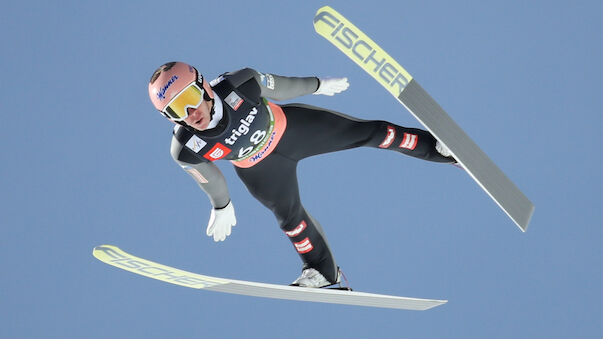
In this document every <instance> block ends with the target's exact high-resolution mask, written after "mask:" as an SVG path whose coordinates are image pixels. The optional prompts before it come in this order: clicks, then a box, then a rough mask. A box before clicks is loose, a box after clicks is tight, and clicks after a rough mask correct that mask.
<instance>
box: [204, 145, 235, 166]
mask: <svg viewBox="0 0 603 339" xmlns="http://www.w3.org/2000/svg"><path fill="white" fill-rule="evenodd" d="M228 153H230V148H228V147H226V146H224V145H222V144H221V143H219V142H218V143H216V145H215V146H214V147H212V149H210V150H209V152H207V153H205V154H204V155H203V157H204V158H205V159H208V160H210V161H214V160H218V159H222V158H224V157H225V156H227V155H228Z"/></svg>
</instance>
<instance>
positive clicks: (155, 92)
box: [149, 62, 214, 130]
mask: <svg viewBox="0 0 603 339" xmlns="http://www.w3.org/2000/svg"><path fill="white" fill-rule="evenodd" d="M149 97H150V98H151V102H152V103H153V106H155V108H156V109H157V110H158V111H159V112H161V114H163V116H165V117H166V118H168V119H169V120H171V121H173V122H175V123H178V124H184V123H185V124H186V125H189V126H191V127H193V128H195V129H198V130H204V129H206V128H207V125H208V124H209V122H210V118H211V109H212V107H213V97H214V95H213V91H212V89H211V87H210V85H209V83H208V82H207V81H205V79H203V76H202V75H201V74H200V73H199V72H198V71H197V69H196V68H195V67H193V66H191V65H189V64H186V63H184V62H168V63H166V64H163V65H161V66H160V67H159V68H157V70H156V71H155V72H154V73H153V75H152V76H151V80H150V81H149Z"/></svg>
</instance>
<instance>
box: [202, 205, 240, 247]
mask: <svg viewBox="0 0 603 339" xmlns="http://www.w3.org/2000/svg"><path fill="white" fill-rule="evenodd" d="M236 224H237V218H236V217H235V212H234V206H233V205H232V201H231V202H229V203H228V205H226V207H224V208H220V209H215V208H214V209H212V210H211V215H210V217H209V223H208V224H207V236H208V237H211V236H213V237H214V241H216V242H218V241H224V240H226V237H227V236H229V235H230V231H231V228H232V227H233V226H234V225H236Z"/></svg>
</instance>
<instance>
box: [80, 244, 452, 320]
mask: <svg viewBox="0 0 603 339" xmlns="http://www.w3.org/2000/svg"><path fill="white" fill-rule="evenodd" d="M92 254H93V255H94V257H96V258H97V259H98V260H100V261H102V262H104V263H106V264H109V265H112V266H115V267H118V268H121V269H122V270H126V271H130V272H133V273H136V274H139V275H142V276H145V277H148V278H152V279H156V280H160V281H163V282H167V283H170V284H174V285H180V286H184V287H189V288H195V289H204V290H208V291H215V292H224V293H232V294H241V295H247V296H254V297H262V298H275V299H288V300H299V301H311V302H321V303H329V304H345V305H356V306H369V307H380V308H394V309H403V310H415V311H422V310H427V309H430V308H433V307H436V306H439V305H442V304H445V303H446V302H447V301H446V300H431V299H418V298H406V297H398V296H392V295H384V294H373V293H364V292H356V291H347V290H339V289H325V288H304V287H295V286H285V285H276V284H265V283H259V282H251V281H243V280H232V279H225V278H217V277H211V276H207V275H201V274H197V273H191V272H187V271H183V270H180V269H177V268H174V267H170V266H166V265H162V264H158V263H156V262H153V261H150V260H146V259H142V258H139V257H135V256H133V255H131V254H129V253H126V252H124V251H122V250H121V249H119V248H118V247H116V246H112V245H102V246H97V247H95V248H94V250H93V252H92Z"/></svg>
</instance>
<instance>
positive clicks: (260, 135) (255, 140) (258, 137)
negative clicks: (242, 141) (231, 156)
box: [238, 130, 267, 159]
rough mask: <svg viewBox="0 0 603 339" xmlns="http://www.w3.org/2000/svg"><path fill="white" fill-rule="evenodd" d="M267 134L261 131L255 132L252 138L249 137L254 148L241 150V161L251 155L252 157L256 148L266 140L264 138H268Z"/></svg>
mask: <svg viewBox="0 0 603 339" xmlns="http://www.w3.org/2000/svg"><path fill="white" fill-rule="evenodd" d="M266 134H267V132H266V131H261V130H257V131H255V132H253V134H252V135H251V137H249V141H251V143H252V144H253V145H252V146H249V147H247V148H241V149H240V150H239V154H238V156H239V159H243V158H245V157H247V156H249V155H251V154H252V153H253V151H254V150H255V149H256V147H257V146H258V145H259V144H260V143H261V142H262V140H264V138H265V137H266Z"/></svg>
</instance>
